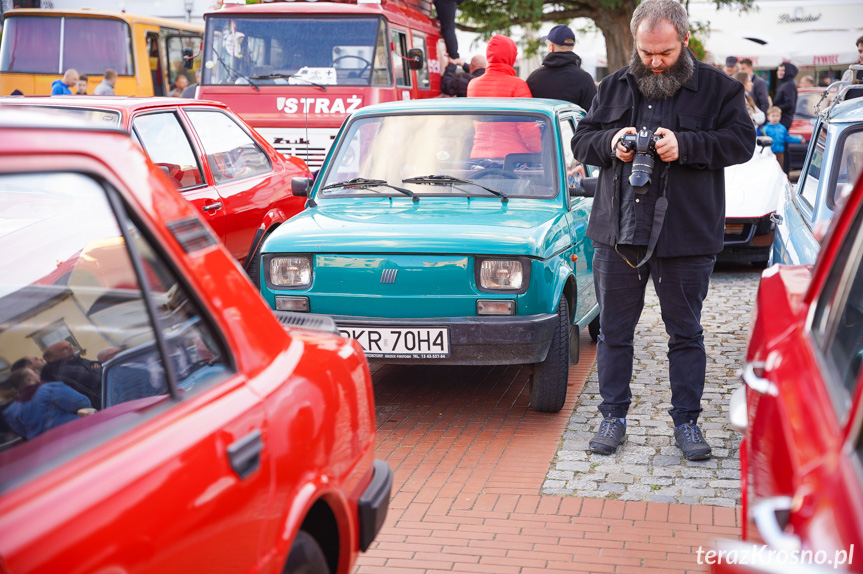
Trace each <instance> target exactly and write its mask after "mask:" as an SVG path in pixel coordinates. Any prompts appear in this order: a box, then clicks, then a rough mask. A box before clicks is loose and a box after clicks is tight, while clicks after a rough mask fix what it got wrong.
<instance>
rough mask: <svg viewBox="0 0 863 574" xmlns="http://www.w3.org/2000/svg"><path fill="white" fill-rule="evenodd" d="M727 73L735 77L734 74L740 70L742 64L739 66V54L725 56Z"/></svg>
mask: <svg viewBox="0 0 863 574" xmlns="http://www.w3.org/2000/svg"><path fill="white" fill-rule="evenodd" d="M723 69H724V70H725V73H726V74H728V75H729V76H731V77H732V78H733V77H734V74H736V73H737V72H739V71H740V66H738V60H737V56H728V57H727V58H725V68H723Z"/></svg>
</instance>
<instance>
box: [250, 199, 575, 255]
mask: <svg viewBox="0 0 863 574" xmlns="http://www.w3.org/2000/svg"><path fill="white" fill-rule="evenodd" d="M566 215H567V214H566V212H565V211H564V210H563V209H562V208H561V206H560V204H559V203H558V202H557V200H537V199H511V200H510V201H509V203H501V201H500V200H498V199H496V198H489V199H486V198H481V199H477V198H455V199H452V198H434V197H423V198H421V200H420V201H419V202H417V203H412V202H411V201H410V200H409V199H407V198H406V199H404V200H402V199H401V198H397V199H393V200H392V202H391V201H390V199H388V198H384V199H366V198H363V199H332V200H326V201H322V202H320V203H319V204H318V206H317V207H314V208H311V209H307V210H305V211H303V212H301V213H300V214H298V215H296V216H295V217H293V218H292V219H291V220H290V221H289V222H288V223H286V224H284V225H282V226H281V227H280V228H279V229H277V230H276V231H275V232H274V233H273V234H272V235H271V236H270V238H269V239H268V240H267V241H266V243H265V244H264V249H263V251H264V252H266V253H274V252H282V253H420V252H421V253H481V254H507V255H524V256H535V257H545V256H548V255H550V254H551V253H554V252H556V251H558V250H560V249H564V248H565V247H567V246H568V245H570V244H571V240H570V239H569V237H570V234H569V232H568V230H567V229H566V225H567V224H568V223H567V220H568V218H567V217H566ZM572 235H573V236H574V235H575V234H574V233H573V234H572Z"/></svg>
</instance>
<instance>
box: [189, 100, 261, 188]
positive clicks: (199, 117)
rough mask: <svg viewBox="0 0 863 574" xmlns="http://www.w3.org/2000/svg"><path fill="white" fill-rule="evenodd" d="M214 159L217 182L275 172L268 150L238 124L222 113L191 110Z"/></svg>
mask: <svg viewBox="0 0 863 574" xmlns="http://www.w3.org/2000/svg"><path fill="white" fill-rule="evenodd" d="M187 113H188V115H189V121H191V122H192V126H193V127H194V128H195V132H196V133H197V134H198V137H199V138H201V145H203V146H204V152H205V153H206V154H207V158H209V160H210V168H211V169H212V170H213V178H214V179H215V180H216V183H221V182H224V181H228V180H232V179H239V178H243V177H249V176H253V175H259V174H263V173H267V172H269V171H271V170H272V166H271V165H270V160H269V158H268V157H267V154H266V153H264V150H262V149H261V148H260V146H258V144H257V143H255V140H254V139H252V137H251V136H250V135H249V134H247V133H246V132H245V131H243V129H242V128H241V127H240V126H238V125H237V123H236V122H235V121H234V120H232V119H231V118H229V117H228V116H227V115H225V114H223V113H221V112H212V111H193V110H189V111H187Z"/></svg>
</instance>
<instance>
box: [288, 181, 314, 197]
mask: <svg viewBox="0 0 863 574" xmlns="http://www.w3.org/2000/svg"><path fill="white" fill-rule="evenodd" d="M311 185H312V180H311V179H310V178H308V177H295V178H293V179H292V180H291V193H292V194H293V195H294V196H295V197H308V196H309V188H310V187H311Z"/></svg>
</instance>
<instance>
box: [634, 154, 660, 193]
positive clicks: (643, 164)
mask: <svg viewBox="0 0 863 574" xmlns="http://www.w3.org/2000/svg"><path fill="white" fill-rule="evenodd" d="M653 164H654V162H653V158H652V157H651V156H650V155H648V154H646V153H637V154H635V159H634V160H633V161H632V174H631V175H630V176H629V185H631V186H632V187H633V188H634V189H635V193H647V186H649V185H650V176H651V175H653ZM639 188H641V189H639Z"/></svg>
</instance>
